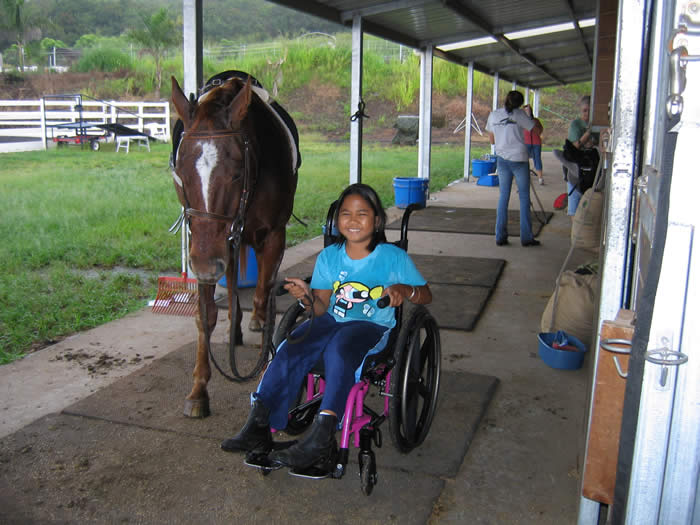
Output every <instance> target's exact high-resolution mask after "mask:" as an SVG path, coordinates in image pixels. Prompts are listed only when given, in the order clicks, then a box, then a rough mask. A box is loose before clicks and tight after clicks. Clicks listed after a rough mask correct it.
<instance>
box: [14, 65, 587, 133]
mask: <svg viewBox="0 0 700 525" xmlns="http://www.w3.org/2000/svg"><path fill="white" fill-rule="evenodd" d="M127 74H128V73H126V72H122V73H100V72H93V73H63V74H27V75H23V76H19V75H8V74H0V97H1V98H3V99H5V100H21V99H25V100H29V99H35V100H36V99H39V98H41V97H42V96H43V95H47V94H60V93H100V92H101V89H100V86H101V85H103V84H105V83H106V82H107V81H108V80H114V79H119V78H124V77H125V76H126V75H127ZM102 96H104V97H105V99H120V98H121V99H124V100H127V99H128V100H135V99H141V100H152V99H153V97H152V94H148V93H144V94H142V95H140V96H138V95H133V96H128V97H120V96H118V95H114V94H112V96H111V97H110V96H107V95H102ZM577 96H578V95H577V93H576V91H569V90H567V89H565V88H561V89H560V90H558V91H557V92H556V93H554V94H553V95H550V96H549V97H547V99H546V100H547V102H548V104H549V106H557V107H555V108H550V109H553V110H554V111H555V112H556V113H558V114H560V115H561V114H562V113H563V114H568V115H571V114H572V108H573V107H574V105H575V101H576V97H577ZM349 98H350V95H349V93H348V92H347V91H346V90H342V89H341V88H339V87H338V86H335V85H331V84H325V83H322V82H310V83H307V84H306V85H304V86H302V87H300V88H297V89H294V90H292V91H290V92H289V93H287V94H286V96H285V97H284V100H282V101H281V102H282V104H283V105H284V106H285V108H286V109H287V110H288V111H289V112H290V114H291V115H292V116H293V117H294V119H295V121H296V123H297V126H298V127H299V128H300V129H301V130H302V131H307V132H314V133H318V134H320V135H322V136H325V137H326V138H327V139H328V140H330V141H342V140H347V137H348V133H349V129H350V127H349V114H348V112H347V111H346V110H345V109H344V108H347V107H349V104H350V100H349ZM543 98H544V97H543ZM365 102H366V108H365V113H366V114H367V115H369V117H370V118H368V119H366V120H365V122H364V132H363V137H364V140H365V141H368V142H382V143H388V142H391V139H392V138H393V136H394V133H395V129H394V128H393V126H394V123H395V122H396V119H397V117H398V116H399V114H401V115H417V114H418V100H414V101H413V102H412V104H411V105H410V106H409V107H408V108H407V109H404V110H402V111H400V112H399V111H397V110H396V108H395V105H394V104H393V103H392V102H390V101H388V100H385V99H383V98H381V97H378V96H372V95H367V96H366V97H365ZM465 107H466V105H465V97H461V96H460V97H455V96H446V95H443V94H440V93H435V94H434V95H433V130H432V135H433V142H436V143H463V142H464V133H463V132H459V133H454V130H455V129H456V128H457V126H458V125H459V124H460V122H461V121H462V120H463V119H464V115H465ZM490 110H491V101H490V100H482V99H479V98H478V97H475V100H474V105H473V112H474V115H475V117H476V119H477V122H478V123H479V126H480V127H481V129H482V131H484V127H485V125H486V118H487V117H488V114H489V112H490ZM540 118H541V120H542V122H543V124H544V126H545V135H544V141H545V144H546V145H550V146H558V145H560V144H562V143H563V141H564V137H565V136H566V132H567V129H568V120H567V119H564V118H559V117H558V116H556V115H554V113H549V112H547V111H545V110H543V111H542V112H541V117H540ZM484 133H485V132H484ZM472 140H473V141H475V142H477V143H479V142H481V143H486V142H487V138H486V135H485V134H484V135H483V136H480V135H479V134H478V133H476V132H474V133H472Z"/></svg>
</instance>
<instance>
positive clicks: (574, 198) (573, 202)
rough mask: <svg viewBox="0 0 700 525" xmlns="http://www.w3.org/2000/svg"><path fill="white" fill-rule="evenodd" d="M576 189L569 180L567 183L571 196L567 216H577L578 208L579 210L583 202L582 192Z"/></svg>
mask: <svg viewBox="0 0 700 525" xmlns="http://www.w3.org/2000/svg"><path fill="white" fill-rule="evenodd" d="M575 188H576V186H574V185H573V184H571V183H570V182H569V181H568V180H567V181H566V191H567V193H568V194H569V205H568V206H569V207H568V209H567V212H566V214H567V215H576V208H578V203H579V201H580V200H581V192H580V191H578V190H577V189H575Z"/></svg>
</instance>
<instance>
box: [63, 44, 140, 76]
mask: <svg viewBox="0 0 700 525" xmlns="http://www.w3.org/2000/svg"><path fill="white" fill-rule="evenodd" d="M133 67H134V62H133V61H132V60H131V57H130V56H129V55H128V54H127V53H124V52H123V51H121V50H119V49H116V48H112V47H96V48H90V49H87V50H86V51H85V53H84V54H83V56H82V57H81V58H80V60H78V61H77V62H76V63H75V64H74V65H73V67H72V69H73V70H74V71H77V72H78V73H89V72H90V71H102V72H104V73H114V72H116V71H121V70H131V69H133Z"/></svg>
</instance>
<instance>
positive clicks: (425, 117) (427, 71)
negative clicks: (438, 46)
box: [418, 45, 433, 179]
mask: <svg viewBox="0 0 700 525" xmlns="http://www.w3.org/2000/svg"><path fill="white" fill-rule="evenodd" d="M432 95H433V47H432V45H428V46H427V47H426V48H425V49H423V50H421V53H420V101H419V105H420V114H419V124H418V176H419V177H420V178H422V179H429V178H430V138H431V129H430V127H431V123H432V122H431V121H432V117H433V110H432V107H433V104H432V98H433V96H432Z"/></svg>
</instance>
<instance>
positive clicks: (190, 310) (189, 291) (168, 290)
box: [151, 216, 199, 317]
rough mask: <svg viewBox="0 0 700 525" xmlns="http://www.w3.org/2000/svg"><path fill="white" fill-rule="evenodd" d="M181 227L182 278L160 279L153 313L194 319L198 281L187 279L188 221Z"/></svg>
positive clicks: (197, 297)
mask: <svg viewBox="0 0 700 525" xmlns="http://www.w3.org/2000/svg"><path fill="white" fill-rule="evenodd" d="M181 218H182V216H181ZM175 224H177V223H175ZM174 227H175V225H173V228H174ZM180 227H181V228H182V242H181V245H182V277H158V293H157V294H156V300H155V302H154V303H153V308H152V309H151V311H152V312H153V313H154V314H164V315H184V316H190V317H193V316H194V315H195V314H196V313H197V302H198V300H199V296H198V293H197V279H188V278H187V249H188V246H187V245H188V242H187V240H188V239H187V221H185V220H183V221H182V223H181V224H180ZM171 229H172V228H171Z"/></svg>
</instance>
